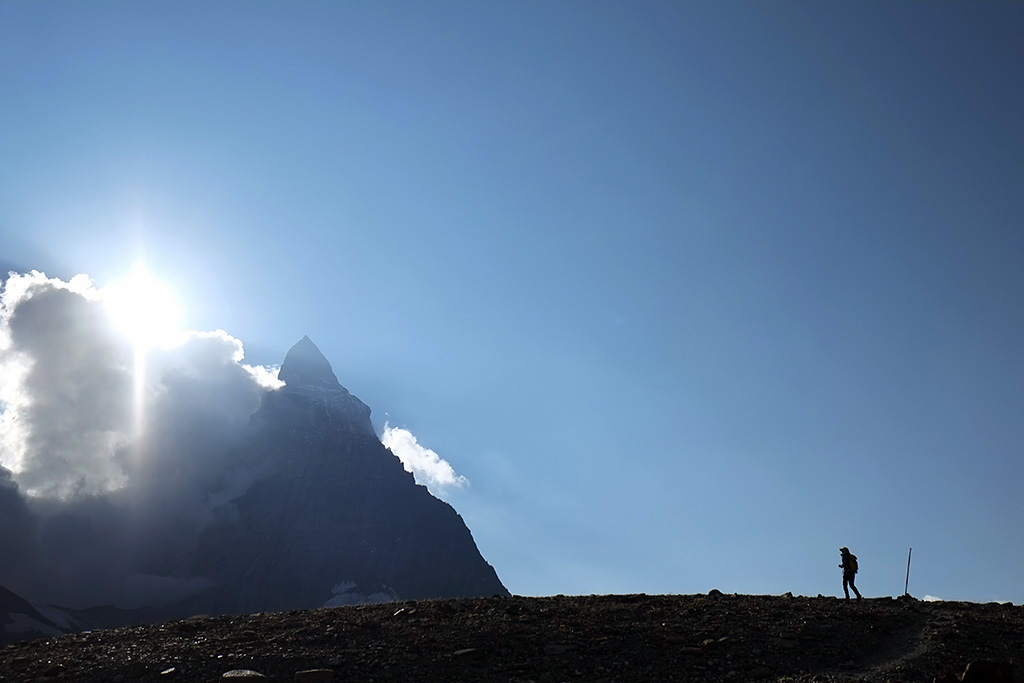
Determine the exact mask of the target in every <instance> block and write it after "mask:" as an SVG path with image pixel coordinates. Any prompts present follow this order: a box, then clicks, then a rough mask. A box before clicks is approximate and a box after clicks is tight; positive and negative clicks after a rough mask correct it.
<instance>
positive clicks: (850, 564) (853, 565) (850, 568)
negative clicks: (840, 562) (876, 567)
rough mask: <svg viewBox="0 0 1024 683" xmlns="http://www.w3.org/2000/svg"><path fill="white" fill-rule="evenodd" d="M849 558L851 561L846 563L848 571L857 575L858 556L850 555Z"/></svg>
mask: <svg viewBox="0 0 1024 683" xmlns="http://www.w3.org/2000/svg"><path fill="white" fill-rule="evenodd" d="M849 558H850V559H849V560H848V561H847V562H846V571H848V572H853V573H854V574H856V573H857V556H856V555H854V554H853V553H850V555H849Z"/></svg>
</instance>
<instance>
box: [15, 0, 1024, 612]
mask: <svg viewBox="0 0 1024 683" xmlns="http://www.w3.org/2000/svg"><path fill="white" fill-rule="evenodd" d="M1022 34H1024V5H1021V4H1019V3H1008V2H987V3H931V2H881V1H878V2H857V3H854V2H847V3H818V2H810V1H808V2H771V3H769V2H740V1H737V2H654V1H651V2H640V3H633V2H630V3H626V2H603V1H588V2H515V3H513V2H507V3H477V2H468V1H467V2H443V1H442V2H431V3H417V2H374V3H357V2H218V3H206V2H173V3H172V2H146V3H136V2H89V3H84V2H83V3H67V2H46V1H40V2H12V1H8V2H4V3H0V101H2V103H3V106H0V266H2V267H3V268H4V269H5V270H7V269H13V270H16V271H21V272H24V271H27V270H29V269H38V270H42V271H45V272H46V273H47V274H48V275H50V276H54V277H61V278H65V279H68V278H70V277H71V276H73V275H74V274H76V273H88V274H89V275H90V276H91V277H92V278H93V279H94V280H95V281H96V282H97V283H98V284H100V285H104V284H108V283H112V282H116V281H117V280H118V279H120V278H123V277H124V276H125V274H126V273H128V272H129V271H130V270H131V268H132V266H133V264H135V263H136V262H138V261H140V260H141V261H143V262H144V263H145V264H146V267H147V268H148V269H149V271H150V272H151V273H153V274H154V275H155V276H157V277H158V278H159V279H161V280H162V281H163V282H165V283H166V284H167V285H168V286H169V287H171V288H172V289H173V290H174V291H175V292H176V294H177V297H178V300H179V302H180V305H181V308H182V313H181V318H182V320H181V322H182V324H183V325H184V326H186V327H188V328H192V329H197V330H213V329H223V330H226V331H227V332H228V333H230V334H231V335H233V336H235V337H237V338H238V339H241V340H242V341H243V342H244V344H245V349H246V358H247V360H248V361H249V362H252V363H261V364H273V363H280V361H281V360H282V359H283V357H284V353H285V352H286V351H287V350H288V348H289V347H290V346H291V345H292V344H294V343H295V342H296V341H298V339H300V338H301V337H302V336H303V335H309V336H310V337H311V338H312V339H313V340H314V341H315V342H316V343H317V345H318V346H319V347H320V349H321V350H322V351H323V352H324V354H325V355H326V356H327V357H328V358H329V359H330V361H331V362H332V364H333V366H334V369H335V371H336V374H337V375H338V377H339V379H340V380H341V381H342V383H343V384H345V385H346V386H347V387H348V388H349V389H350V390H351V391H352V392H353V393H355V394H356V395H357V396H359V397H360V398H362V399H363V401H364V402H366V403H367V404H368V405H370V407H371V408H372V409H373V410H374V418H375V420H376V422H377V424H378V426H379V427H382V426H383V424H384V422H385V420H387V421H389V422H390V424H391V425H393V426H400V427H404V428H407V429H408V430H410V431H411V432H412V433H413V434H415V435H416V438H417V439H418V440H419V442H420V444H422V445H423V446H425V447H428V448H430V449H433V450H434V451H436V452H437V453H438V454H440V456H441V457H442V458H444V459H445V460H447V461H448V462H449V463H451V465H452V466H453V467H454V469H455V471H456V472H457V473H458V474H459V475H462V476H464V477H466V478H467V479H468V480H469V482H470V485H469V486H467V487H464V488H462V489H453V490H451V491H449V492H448V493H447V494H446V495H447V499H448V500H449V501H450V502H451V503H452V504H453V505H454V506H455V508H456V509H457V510H459V511H460V512H461V513H462V515H463V517H464V518H465V519H466V521H467V523H468V524H469V526H470V528H471V529H472V530H473V533H474V536H475V538H476V541H477V544H478V545H479V547H480V549H481V551H482V553H483V554H484V556H485V557H486V558H487V559H488V560H489V561H490V562H491V563H492V564H493V565H494V566H495V568H496V569H497V571H498V574H499V576H500V577H501V578H502V580H503V581H504V582H505V584H506V586H507V587H508V588H509V589H510V590H511V591H512V592H513V593H517V594H527V595H544V594H555V593H566V594H573V593H632V592H647V593H694V592H704V591H707V590H709V589H710V588H713V587H717V588H719V589H720V590H723V591H726V592H742V593H782V592H785V591H793V592H794V593H801V594H807V595H816V594H818V593H824V594H833V595H834V594H836V593H837V592H839V591H841V586H840V572H839V569H838V568H837V567H836V564H837V563H838V561H839V555H838V548H839V547H840V546H849V547H850V548H851V550H853V552H854V553H856V554H857V555H858V556H859V558H860V565H861V573H860V576H859V580H858V584H859V585H860V587H861V589H862V591H863V592H864V593H865V594H866V595H897V594H899V593H902V591H903V580H904V572H905V569H906V556H907V549H908V548H909V547H911V546H913V547H914V568H913V570H912V573H911V585H910V589H911V593H913V594H915V595H917V596H919V597H920V596H922V595H925V594H930V595H935V596H939V597H943V598H946V599H965V600H976V601H989V600H1013V601H1014V602H1017V603H1020V602H1024V592H1022V591H1024V588H1022V585H1021V581H1020V579H1021V569H1020V568H1021V566H1024V544H1022V543H1021V542H1020V540H1021V536H1020V522H1021V520H1022V519H1024V497H1022V496H1021V495H1020V494H1021V490H1022V485H1024V354H1022V351H1021V349H1024V309H1022V307H1021V302H1022V295H1024V269H1022V268H1021V267H1020V263H1021V259H1022V256H1024V230H1022V228H1024V193H1022V192H1021V187H1022V185H1024V125H1022V122H1024V78H1022V75H1021V65H1024V41H1021V40H1020V36H1021V35H1022Z"/></svg>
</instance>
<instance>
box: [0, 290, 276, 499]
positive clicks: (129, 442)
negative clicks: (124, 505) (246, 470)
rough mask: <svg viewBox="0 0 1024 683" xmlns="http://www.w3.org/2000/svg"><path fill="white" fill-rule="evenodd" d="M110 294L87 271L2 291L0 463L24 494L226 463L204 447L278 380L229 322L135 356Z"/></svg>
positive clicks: (88, 488)
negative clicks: (109, 303) (250, 356)
mask: <svg viewBox="0 0 1024 683" xmlns="http://www.w3.org/2000/svg"><path fill="white" fill-rule="evenodd" d="M103 298H104V290H102V289H98V288H97V287H96V285H95V284H94V283H93V282H92V281H91V280H90V279H89V278H88V277H86V276H84V275H79V276H76V277H75V278H73V279H72V280H71V281H70V282H63V281H61V280H59V279H56V278H48V277H46V275H45V274H43V273H39V272H36V271H33V272H32V273H30V274H27V275H19V274H14V275H12V276H11V277H10V278H9V279H8V280H7V282H6V283H5V285H4V287H3V290H2V293H0V411H2V412H0V466H3V467H6V468H8V469H9V470H11V472H12V473H13V477H14V480H15V481H16V482H17V483H18V485H19V486H20V487H21V489H22V490H24V491H25V492H26V493H28V494H29V495H33V496H42V497H48V498H60V499H72V498H77V497H81V496H89V495H96V494H102V493H106V492H110V491H115V490H119V489H122V488H124V487H126V486H128V485H129V484H131V483H134V484H138V485H141V486H143V488H148V487H149V485H153V486H157V485H160V486H166V485H167V482H166V481H160V482H159V483H157V482H146V481H144V480H145V478H146V477H149V476H154V475H155V474H156V473H157V472H161V471H163V470H170V471H177V472H180V471H188V472H191V473H196V472H197V471H198V470H202V471H210V470H212V469H213V468H215V467H216V466H217V465H219V464H220V462H219V460H218V459H217V458H213V459H212V460H211V457H213V456H212V454H211V453H209V451H210V450H211V448H210V447H209V446H207V445H206V444H216V445H217V446H221V445H223V444H225V443H226V442H227V441H230V440H231V438H233V437H234V436H236V435H238V434H239V433H240V432H241V431H242V430H243V429H244V427H245V425H246V424H247V422H248V419H249V416H250V415H251V414H252V413H253V411H255V410H256V408H257V407H259V401H260V397H261V395H262V394H263V393H264V392H265V391H266V390H267V389H271V388H277V387H279V386H281V383H280V382H279V381H277V379H276V377H274V376H273V371H272V370H270V369H268V368H258V367H252V366H248V365H246V364H244V363H243V362H242V361H243V358H244V351H243V349H242V343H241V342H240V341H239V340H238V339H235V338H234V337H232V336H231V335H229V334H228V333H226V332H224V331H223V330H217V331H214V332H185V333H182V334H181V335H180V337H179V339H178V341H177V343H176V344H175V345H174V346H171V347H169V348H153V349H149V350H148V351H147V352H146V353H145V355H144V356H139V355H137V352H136V350H135V348H134V347H133V345H132V342H131V340H130V339H128V338H127V337H126V336H125V335H124V334H123V332H121V331H119V329H118V327H117V326H116V325H115V324H114V323H113V321H112V320H111V317H110V314H109V311H108V310H107V307H106V306H105V305H104V302H103ZM183 435H186V436H183ZM186 441H188V443H185V442H186ZM140 453H145V459H144V460H143V459H140V458H138V457H132V455H133V454H134V455H135V456H138V454H140ZM185 461H189V462H188V463H186V462H185Z"/></svg>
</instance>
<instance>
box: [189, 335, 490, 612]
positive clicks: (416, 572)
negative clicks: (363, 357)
mask: <svg viewBox="0 0 1024 683" xmlns="http://www.w3.org/2000/svg"><path fill="white" fill-rule="evenodd" d="M278 377H279V379H281V380H282V381H283V382H285V386H284V387H282V388H281V389H278V390H275V391H270V392H268V393H267V394H266V395H265V396H264V398H263V401H262V404H261V406H260V408H259V410H257V411H256V413H255V414H254V415H253V417H252V422H251V434H250V437H249V438H248V439H247V441H246V443H245V445H244V446H243V448H242V449H241V452H240V453H238V454H237V455H238V457H237V459H236V462H238V463H240V464H242V465H244V467H240V471H245V472H249V473H252V472H255V473H256V474H255V475H252V474H249V475H248V476H251V477H253V481H251V483H248V482H245V483H248V486H247V488H245V490H244V493H242V494H241V495H239V496H238V497H237V498H234V499H232V500H230V501H228V502H226V503H225V504H224V505H223V506H221V508H220V509H219V510H218V512H219V517H218V519H217V521H216V522H215V523H214V524H212V525H211V526H210V527H208V528H207V529H206V531H205V532H204V533H203V535H202V537H201V538H200V541H199V544H198V547H197V548H196V550H195V553H194V556H193V558H192V560H193V561H192V562H191V568H190V569H191V571H190V572H189V573H190V574H191V575H192V576H198V577H202V578H203V579H204V580H206V581H208V582H209V583H210V585H211V588H210V589H209V590H207V591H205V592H204V593H202V594H200V595H197V596H195V597H194V598H193V599H192V600H191V601H189V603H188V606H187V611H192V612H197V611H199V612H206V613H223V612H228V613H241V612H264V611H274V610H290V609H306V608H312V607H319V606H323V605H342V604H354V603H360V602H379V601H383V600H399V599H401V600H408V599H423V598H452V597H470V596H491V595H508V591H507V590H506V589H505V587H504V586H503V585H502V584H501V581H500V580H499V579H498V576H497V574H496V573H495V571H494V569H493V568H492V567H491V566H490V565H489V564H488V563H487V562H486V561H485V560H484V559H483V557H482V556H481V555H480V552H479V550H478V549H477V547H476V543H475V542H474V541H473V537H472V535H471V534H470V532H469V529H468V528H467V527H466V524H465V522H464V521H463V520H462V517H460V516H459V514H458V513H457V512H456V511H455V510H454V509H453V508H452V507H451V506H450V505H449V504H448V503H445V502H444V501H441V500H439V499H437V498H435V497H434V496H433V495H431V494H430V492H429V491H428V490H427V489H426V488H425V487H423V486H420V485H417V484H416V483H415V481H414V480H413V476H412V474H410V473H409V472H406V471H405V469H404V467H403V466H402V463H401V462H400V461H399V459H398V458H397V457H395V455H394V454H392V453H391V451H389V450H388V449H387V448H385V447H384V446H383V445H382V444H381V442H380V439H379V438H378V437H377V435H376V433H375V432H374V430H373V427H372V425H371V423H370V409H369V408H368V407H367V406H366V405H365V404H364V403H363V402H362V401H360V400H359V399H358V398H356V397H355V396H353V395H352V394H351V393H349V391H348V390H347V389H345V388H344V387H343V386H342V385H341V384H340V383H339V382H338V379H337V377H336V376H335V374H334V371H333V369H332V368H331V364H330V363H329V362H328V360H327V359H326V358H325V357H324V356H323V354H322V353H321V352H320V350H319V349H318V348H317V347H316V345H315V344H314V343H313V342H312V340H310V339H309V337H303V338H302V339H301V340H300V341H299V342H298V343H297V344H295V346H293V347H292V348H291V350H290V351H289V352H288V354H287V356H286V357H285V360H284V363H283V364H282V365H281V369H280V372H279V374H278Z"/></svg>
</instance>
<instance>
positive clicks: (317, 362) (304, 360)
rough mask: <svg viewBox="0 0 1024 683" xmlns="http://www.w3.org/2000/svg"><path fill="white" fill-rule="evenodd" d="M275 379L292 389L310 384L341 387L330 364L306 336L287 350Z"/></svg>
mask: <svg viewBox="0 0 1024 683" xmlns="http://www.w3.org/2000/svg"><path fill="white" fill-rule="evenodd" d="M277 378H278V379H279V380H281V381H282V382H284V383H285V384H288V385H290V386H292V387H297V386H307V385H310V384H319V385H324V386H330V387H338V386H341V384H340V383H339V382H338V378H337V376H336V375H335V374H334V370H333V369H332V368H331V364H330V362H329V361H328V360H327V358H325V357H324V354H322V353H321V352H320V349H318V348H317V346H316V344H314V343H313V340H312V339H310V338H309V337H308V336H304V337H302V339H300V340H299V341H298V342H297V343H296V344H295V346H293V347H292V348H291V349H289V351H288V353H287V355H285V357H284V363H282V364H281V370H280V371H279V372H278V373H277Z"/></svg>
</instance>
